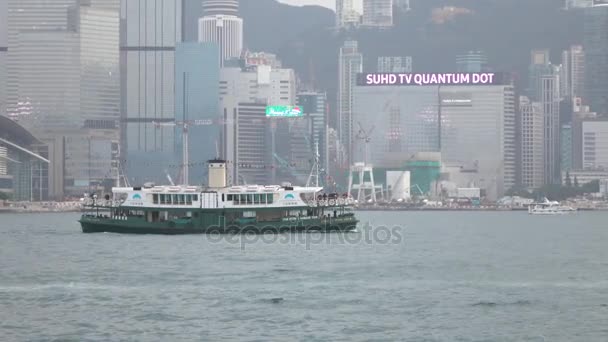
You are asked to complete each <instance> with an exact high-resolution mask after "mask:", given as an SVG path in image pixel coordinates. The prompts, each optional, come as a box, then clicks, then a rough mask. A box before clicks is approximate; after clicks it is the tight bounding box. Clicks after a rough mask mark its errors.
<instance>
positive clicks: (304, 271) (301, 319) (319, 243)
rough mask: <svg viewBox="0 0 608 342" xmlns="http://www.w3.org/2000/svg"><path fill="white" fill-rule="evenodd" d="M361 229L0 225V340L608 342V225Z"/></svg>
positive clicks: (395, 224) (503, 220)
mask: <svg viewBox="0 0 608 342" xmlns="http://www.w3.org/2000/svg"><path fill="white" fill-rule="evenodd" d="M357 215H358V216H359V218H360V219H361V221H362V224H361V225H360V229H359V232H356V233H339V234H338V233H334V234H326V235H322V234H284V235H280V236H276V235H264V236H252V235H248V236H207V235H197V236H134V235H118V234H104V233H102V234H83V233H81V231H80V227H79V225H78V223H77V222H76V220H77V218H78V214H74V213H49V214H1V215H0V340H2V341H53V340H56V341H123V340H129V341H219V340H232V341H369V340H373V341H539V342H540V341H608V324H607V323H608V224H606V222H608V213H607V212H579V213H576V214H572V215H556V216H533V215H528V214H527V213H525V212H359V213H358V214H357Z"/></svg>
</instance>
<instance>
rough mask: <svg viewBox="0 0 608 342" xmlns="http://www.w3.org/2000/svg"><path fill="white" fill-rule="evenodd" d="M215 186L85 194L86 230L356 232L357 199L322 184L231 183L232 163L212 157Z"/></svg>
mask: <svg viewBox="0 0 608 342" xmlns="http://www.w3.org/2000/svg"><path fill="white" fill-rule="evenodd" d="M208 183H209V185H208V186H207V187H198V186H184V185H182V186H155V185H153V184H147V185H145V186H143V187H116V188H113V189H112V196H110V195H106V196H105V198H102V199H98V198H96V197H95V196H93V197H92V198H87V199H85V203H84V204H83V211H84V213H83V215H82V216H81V218H80V220H79V222H80V225H81V227H82V231H83V232H84V233H99V232H111V233H127V234H170V235H174V234H205V233H220V234H222V233H251V232H252V233H278V232H285V231H324V232H326V231H352V230H355V229H356V225H357V223H358V220H357V219H356V217H355V215H354V213H353V208H352V205H353V204H354V200H353V199H352V198H350V197H348V196H346V195H338V194H324V193H323V191H322V190H323V188H321V187H298V186H290V185H287V184H285V185H282V186H279V185H266V186H264V185H242V186H226V162H225V161H223V160H212V161H209V182H208Z"/></svg>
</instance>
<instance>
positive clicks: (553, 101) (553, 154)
mask: <svg viewBox="0 0 608 342" xmlns="http://www.w3.org/2000/svg"><path fill="white" fill-rule="evenodd" d="M537 87H538V90H537V94H539V96H540V101H539V102H540V104H541V106H542V110H543V117H544V127H545V132H544V141H545V142H544V153H545V158H544V159H545V160H544V167H545V171H544V174H545V184H560V182H561V171H560V165H561V164H560V159H561V152H560V150H561V149H560V133H561V128H560V127H561V126H560V119H559V105H560V100H561V99H560V96H559V74H558V73H557V72H555V73H553V74H544V75H542V76H541V77H540V80H539V82H538V85H537Z"/></svg>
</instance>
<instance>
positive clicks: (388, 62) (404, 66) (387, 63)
mask: <svg viewBox="0 0 608 342" xmlns="http://www.w3.org/2000/svg"><path fill="white" fill-rule="evenodd" d="M377 71H378V72H398V73H406V72H412V57H411V56H406V57H388V56H380V57H378V69H377Z"/></svg>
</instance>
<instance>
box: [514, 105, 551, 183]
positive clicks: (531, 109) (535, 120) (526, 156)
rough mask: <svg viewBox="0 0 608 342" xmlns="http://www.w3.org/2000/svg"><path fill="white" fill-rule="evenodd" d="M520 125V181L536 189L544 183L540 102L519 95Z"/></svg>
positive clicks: (542, 120)
mask: <svg viewBox="0 0 608 342" xmlns="http://www.w3.org/2000/svg"><path fill="white" fill-rule="evenodd" d="M519 110H520V120H521V122H520V127H521V153H520V168H521V183H522V185H523V186H524V187H526V188H528V189H538V188H540V187H542V186H543V185H544V183H545V176H544V171H545V170H544V162H545V159H544V155H545V153H544V133H545V130H544V115H543V112H542V108H541V105H540V103H538V102H530V100H529V99H528V98H527V97H524V96H522V97H520V101H519Z"/></svg>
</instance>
